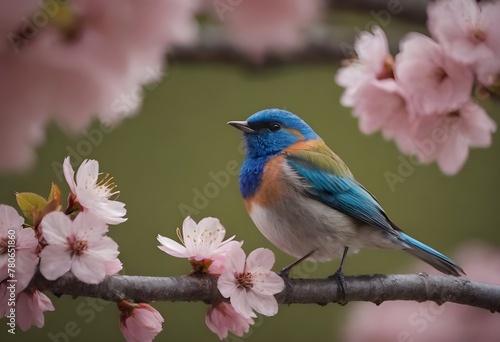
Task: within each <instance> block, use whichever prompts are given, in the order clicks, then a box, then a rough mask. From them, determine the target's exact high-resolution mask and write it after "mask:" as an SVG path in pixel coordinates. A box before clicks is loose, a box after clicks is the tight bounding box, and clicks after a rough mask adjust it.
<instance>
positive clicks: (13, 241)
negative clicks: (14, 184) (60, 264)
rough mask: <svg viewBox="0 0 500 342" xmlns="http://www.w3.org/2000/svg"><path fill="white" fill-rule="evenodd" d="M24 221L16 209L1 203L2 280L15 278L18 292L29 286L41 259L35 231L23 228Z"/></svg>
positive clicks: (0, 262) (0, 246)
mask: <svg viewBox="0 0 500 342" xmlns="http://www.w3.org/2000/svg"><path fill="white" fill-rule="evenodd" d="M23 223H24V219H23V218H22V217H21V216H19V214H18V213H17V211H16V209H14V208H12V207H10V206H8V205H3V204H1V205H0V282H2V281H4V280H5V279H7V278H8V279H10V280H15V281H16V292H17V293H19V292H21V291H22V290H24V289H25V288H26V287H27V286H28V284H29V282H30V281H31V278H33V275H34V274H35V271H36V266H37V265H38V260H39V258H38V255H37V247H38V240H37V238H36V237H35V231H34V230H33V229H32V228H23ZM9 259H10V260H14V262H12V261H9ZM9 265H10V266H9ZM9 269H10V270H11V272H9V271H8V270H9Z"/></svg>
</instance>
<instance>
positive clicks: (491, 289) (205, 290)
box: [31, 274, 500, 312]
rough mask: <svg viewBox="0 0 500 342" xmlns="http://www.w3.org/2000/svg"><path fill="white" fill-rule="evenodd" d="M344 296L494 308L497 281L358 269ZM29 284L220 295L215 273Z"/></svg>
mask: <svg viewBox="0 0 500 342" xmlns="http://www.w3.org/2000/svg"><path fill="white" fill-rule="evenodd" d="M286 283H287V287H286V289H285V290H284V291H283V292H281V293H280V294H278V295H277V296H276V297H277V299H278V302H279V303H282V304H292V303H301V304H306V303H317V304H320V305H325V304H327V303H335V302H338V301H339V300H340V296H339V287H338V284H337V282H336V281H335V280H331V279H293V278H292V279H287V280H286ZM346 283H347V288H346V297H345V300H346V301H368V302H373V303H375V304H377V305H378V304H380V303H382V302H384V301H389V300H412V301H417V302H424V301H433V302H436V303H437V304H439V305H441V304H443V303H445V302H453V303H458V304H463V305H469V306H475V307H478V308H483V309H486V310H489V311H491V312H500V286H497V285H491V284H485V283H480V282H476V281H470V280H467V279H463V278H455V277H449V276H430V275H426V274H418V275H417V274H405V275H380V274H376V275H363V276H348V277H346ZM31 286H32V287H35V288H37V289H39V290H46V291H51V292H53V293H54V294H56V295H63V294H66V295H70V296H73V297H78V296H86V297H95V298H101V299H104V300H108V301H119V300H122V299H124V298H128V299H131V300H134V301H136V302H150V301H172V302H176V301H203V302H206V303H213V302H216V301H220V300H223V298H222V297H221V295H220V293H219V291H218V289H217V280H216V278H213V277H210V276H204V275H202V276H179V277H142V276H124V275H116V276H111V277H107V278H106V279H105V280H104V281H103V282H102V283H100V284H97V285H90V284H85V283H82V282H80V281H79V280H78V279H76V278H75V277H74V276H73V275H71V274H66V275H65V276H63V277H61V278H59V279H57V280H55V281H49V280H46V279H44V278H43V276H42V275H41V274H37V275H36V276H35V278H34V279H33V280H32V282H31Z"/></svg>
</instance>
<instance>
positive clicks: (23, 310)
mask: <svg viewBox="0 0 500 342" xmlns="http://www.w3.org/2000/svg"><path fill="white" fill-rule="evenodd" d="M54 310H55V309H54V306H53V305H52V302H51V301H50V299H49V297H47V296H46V295H44V294H43V293H42V292H40V291H38V290H36V289H35V290H29V291H24V292H21V293H20V294H19V295H18V297H17V302H16V320H17V324H18V325H19V327H20V328H21V330H22V331H26V330H28V329H29V328H31V326H32V325H34V326H36V327H38V328H41V327H43V325H44V324H45V318H44V316H43V313H44V311H54Z"/></svg>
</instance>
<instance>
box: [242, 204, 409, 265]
mask: <svg viewBox="0 0 500 342" xmlns="http://www.w3.org/2000/svg"><path fill="white" fill-rule="evenodd" d="M295 198H297V197H295ZM250 217H251V218H252V220H253V222H254V223H255V225H256V226H257V228H258V229H259V230H260V231H261V233H262V234H263V235H264V236H265V237H266V238H267V239H269V241H271V242H272V243H273V244H274V245H276V246H277V247H278V248H280V249H281V250H283V251H284V252H286V253H288V254H290V255H292V256H294V257H296V258H300V257H303V256H304V255H306V254H307V253H309V252H311V251H312V250H315V249H317V251H316V252H315V253H314V254H313V255H312V256H311V257H310V259H313V260H316V261H328V260H331V259H333V258H338V257H341V256H342V253H343V252H344V248H345V247H349V251H350V252H352V253H356V252H357V251H359V249H361V248H364V247H375V248H400V247H399V246H398V244H396V243H394V242H393V241H394V240H393V239H391V237H389V236H388V234H387V233H385V232H384V231H383V230H382V229H379V228H375V227H371V226H368V225H366V224H364V223H362V222H360V221H359V220H356V219H354V218H352V217H350V216H348V215H345V214H343V213H341V212H339V211H337V210H335V209H332V208H330V207H328V206H327V205H325V204H323V203H321V202H318V201H316V200H314V199H310V198H303V197H302V198H301V199H300V203H297V202H296V201H295V200H293V199H292V200H290V201H287V202H281V203H279V204H277V205H275V206H274V207H273V208H271V209H268V208H263V207H260V206H258V205H253V206H252V211H251V213H250Z"/></svg>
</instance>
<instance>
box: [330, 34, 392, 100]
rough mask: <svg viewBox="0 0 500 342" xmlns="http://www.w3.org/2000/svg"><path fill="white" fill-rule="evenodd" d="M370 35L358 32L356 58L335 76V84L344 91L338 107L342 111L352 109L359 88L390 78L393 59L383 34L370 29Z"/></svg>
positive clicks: (355, 44)
mask: <svg viewBox="0 0 500 342" xmlns="http://www.w3.org/2000/svg"><path fill="white" fill-rule="evenodd" d="M372 32H373V33H370V32H361V33H360V34H359V36H358V38H357V39H356V41H355V43H354V50H355V51H356V54H357V57H356V58H355V59H353V60H350V61H345V62H344V63H345V64H346V65H345V66H344V67H342V68H340V69H339V71H338V72H337V74H336V75H335V81H336V82H337V83H338V84H339V85H340V86H343V87H345V88H346V90H345V91H344V93H343V94H342V97H341V99H340V103H341V104H342V105H343V106H345V107H353V106H354V105H355V103H356V101H357V100H358V99H359V97H360V95H359V94H358V91H359V89H360V88H361V87H363V86H364V85H366V84H367V83H370V82H374V81H375V82H376V81H377V80H384V79H387V78H393V71H392V68H393V64H394V59H393V58H392V56H391V54H390V52H389V46H388V44H387V37H386V36H385V33H384V31H383V30H382V29H381V28H380V27H378V26H373V27H372Z"/></svg>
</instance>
